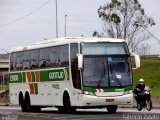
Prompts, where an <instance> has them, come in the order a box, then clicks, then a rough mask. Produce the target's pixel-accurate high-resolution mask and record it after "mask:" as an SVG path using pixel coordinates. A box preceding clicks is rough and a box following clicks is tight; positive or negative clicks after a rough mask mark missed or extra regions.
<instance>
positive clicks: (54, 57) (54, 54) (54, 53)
mask: <svg viewBox="0 0 160 120" xmlns="http://www.w3.org/2000/svg"><path fill="white" fill-rule="evenodd" d="M50 49H51V50H50V54H49V59H50V67H58V66H59V47H52V48H50Z"/></svg>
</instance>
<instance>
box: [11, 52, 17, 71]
mask: <svg viewBox="0 0 160 120" xmlns="http://www.w3.org/2000/svg"><path fill="white" fill-rule="evenodd" d="M10 70H11V71H13V70H16V54H15V53H11V55H10Z"/></svg>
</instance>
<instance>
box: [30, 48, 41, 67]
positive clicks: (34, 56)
mask: <svg viewBox="0 0 160 120" xmlns="http://www.w3.org/2000/svg"><path fill="white" fill-rule="evenodd" d="M38 64H39V50H33V51H32V52H31V66H30V69H37V68H38V67H39V65H38Z"/></svg>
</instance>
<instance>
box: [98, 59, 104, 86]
mask: <svg viewBox="0 0 160 120" xmlns="http://www.w3.org/2000/svg"><path fill="white" fill-rule="evenodd" d="M103 67H104V70H103V73H102V75H101V77H100V79H99V81H98V84H97V88H100V85H101V83H102V78H103V76H105V73H106V69H105V65H104V62H103Z"/></svg>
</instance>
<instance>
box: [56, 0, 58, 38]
mask: <svg viewBox="0 0 160 120" xmlns="http://www.w3.org/2000/svg"><path fill="white" fill-rule="evenodd" d="M56 38H58V17H57V0H56Z"/></svg>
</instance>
